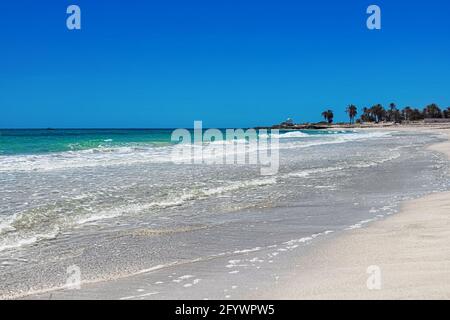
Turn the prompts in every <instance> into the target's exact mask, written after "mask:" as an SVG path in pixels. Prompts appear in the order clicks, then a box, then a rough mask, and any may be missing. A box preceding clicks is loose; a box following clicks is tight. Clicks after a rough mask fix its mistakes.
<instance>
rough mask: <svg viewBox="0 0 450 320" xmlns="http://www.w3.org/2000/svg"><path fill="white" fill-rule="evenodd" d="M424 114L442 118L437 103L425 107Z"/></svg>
mask: <svg viewBox="0 0 450 320" xmlns="http://www.w3.org/2000/svg"><path fill="white" fill-rule="evenodd" d="M423 115H424V116H425V118H442V112H441V109H439V107H438V106H437V104H435V103H432V104H430V105H428V106H426V107H425V109H423Z"/></svg>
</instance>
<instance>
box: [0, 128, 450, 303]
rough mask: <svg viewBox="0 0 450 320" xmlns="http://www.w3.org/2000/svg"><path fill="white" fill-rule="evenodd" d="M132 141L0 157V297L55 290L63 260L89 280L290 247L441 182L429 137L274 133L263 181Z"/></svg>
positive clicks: (385, 210)
mask: <svg viewBox="0 0 450 320" xmlns="http://www.w3.org/2000/svg"><path fill="white" fill-rule="evenodd" d="M102 138H105V139H104V140H108V139H111V138H108V136H107V135H105V136H102ZM112 139H113V138H112ZM134 139H135V138H130V139H129V140H127V141H126V143H125V145H122V144H123V143H124V142H123V141H121V145H120V146H117V145H115V146H107V147H105V146H101V147H99V146H95V148H87V149H83V150H77V151H63V152H42V151H39V152H35V153H34V154H27V153H24V152H16V153H14V154H8V155H4V156H1V157H0V182H1V184H0V199H1V200H2V201H1V203H0V219H1V220H0V250H1V251H0V278H1V282H0V283H1V284H0V293H1V294H2V295H7V294H11V295H14V294H19V293H26V292H29V291H30V290H41V289H45V288H51V287H57V286H61V285H63V284H64V283H65V281H66V278H67V273H66V269H67V267H69V266H71V265H77V266H79V267H80V269H81V271H82V278H83V280H84V281H98V280H101V279H115V278H120V277H123V276H126V275H130V274H135V273H142V272H143V270H144V271H145V270H148V269H151V268H154V267H156V266H158V267H159V266H161V267H162V268H163V267H164V266H172V265H180V264H189V263H193V262H198V261H208V260H209V259H214V258H218V257H232V256H233V255H239V254H242V253H247V252H260V251H261V252H263V251H264V252H265V251H266V250H269V251H270V249H271V248H277V250H278V249H283V250H284V251H289V250H294V249H297V248H298V247H301V246H303V245H305V244H307V243H309V242H312V241H314V239H315V238H318V237H321V236H326V235H327V234H331V233H337V232H342V231H343V230H346V229H351V228H358V227H361V226H363V225H364V224H367V223H370V222H371V221H373V220H375V219H380V218H382V217H384V216H386V215H389V214H392V213H394V212H395V211H396V210H397V208H398V205H399V203H400V202H401V201H403V200H407V199H411V198H415V197H418V196H421V195H424V194H427V193H430V192H435V191H441V190H447V188H448V186H449V181H448V178H447V175H446V172H447V161H446V160H445V159H444V157H443V156H442V155H440V154H438V153H435V152H431V151H427V150H425V146H426V145H428V144H430V143H433V142H437V141H439V139H440V138H439V137H437V136H434V135H430V134H413V133H400V132H369V133H367V132H334V131H330V132H320V134H317V133H316V132H308V131H306V132H290V133H281V139H280V150H279V151H280V169H279V172H278V173H277V174H276V175H273V176H261V175H260V170H259V168H258V166H255V165H180V164H174V163H172V162H171V161H169V158H168V157H169V153H170V148H172V146H171V145H164V146H155V145H154V144H153V142H152V144H150V145H149V144H145V145H143V144H142V139H141V140H140V141H138V142H139V144H140V146H139V148H136V146H135V144H136V141H134ZM113 140H114V139H113ZM122 140H123V139H122ZM162 140H164V139H162ZM130 145H132V146H133V147H132V148H131V147H130ZM4 153H5V154H7V152H6V151H5V152H4ZM10 153H11V152H10ZM284 251H279V252H284ZM276 256H277V255H274V256H273V257H271V259H276ZM229 260H232V259H229ZM264 260H265V261H266V262H268V261H271V260H270V259H264ZM255 261H256V260H255ZM237 264H238V263H237ZM256 264H257V263H256V262H255V263H247V265H249V266H250V265H256ZM231 265H232V264H231ZM225 267H226V266H225ZM230 269H233V266H231V267H230ZM166 296H167V295H166Z"/></svg>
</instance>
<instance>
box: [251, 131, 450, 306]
mask: <svg viewBox="0 0 450 320" xmlns="http://www.w3.org/2000/svg"><path fill="white" fill-rule="evenodd" d="M405 130H408V129H405ZM409 130H410V129H409ZM414 130H418V129H417V128H415V129H414ZM422 130H429V128H423V129H422ZM433 131H434V132H436V131H437V130H436V129H434V130H433ZM440 132H442V133H445V134H446V135H447V137H448V138H449V139H450V130H440ZM431 148H432V149H434V150H436V151H440V152H443V153H445V154H446V155H447V156H448V157H450V141H446V142H444V143H440V144H436V145H433V146H432V147H431ZM298 266H299V267H298V269H297V270H295V272H294V275H293V276H292V277H291V278H289V279H288V280H287V281H286V283H285V284H284V285H281V286H280V287H279V288H280V289H274V290H273V291H271V292H266V293H264V295H262V296H258V297H255V298H269V299H274V298H275V299H449V298H450V192H445V193H435V194H432V195H429V196H427V197H424V198H421V199H418V200H414V201H410V202H406V203H404V204H403V206H402V208H401V210H400V212H399V213H398V214H396V215H393V216H390V217H389V218H387V219H384V220H380V221H378V222H375V223H373V224H372V225H370V226H368V227H367V228H363V229H357V230H353V231H349V232H348V233H347V234H344V235H341V236H339V237H336V238H335V239H334V241H330V242H327V243H323V244H322V245H318V246H317V247H316V248H314V249H313V251H312V252H311V253H310V254H308V255H306V256H304V257H301V258H300V261H298ZM370 266H374V267H370ZM378 271H379V272H378ZM378 280H379V282H377V281H378ZM367 282H369V285H368V284H367ZM369 287H370V288H371V289H369Z"/></svg>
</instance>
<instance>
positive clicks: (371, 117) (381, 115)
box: [322, 103, 450, 124]
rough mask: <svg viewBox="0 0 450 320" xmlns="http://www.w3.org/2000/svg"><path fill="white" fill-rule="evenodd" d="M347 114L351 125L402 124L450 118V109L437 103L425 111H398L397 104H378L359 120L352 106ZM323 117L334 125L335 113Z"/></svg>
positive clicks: (347, 110) (330, 112) (411, 109)
mask: <svg viewBox="0 0 450 320" xmlns="http://www.w3.org/2000/svg"><path fill="white" fill-rule="evenodd" d="M345 112H346V113H347V115H348V117H349V120H350V124H354V123H355V121H356V123H362V122H375V123H379V122H385V121H386V122H395V123H401V122H403V121H419V120H424V119H440V118H447V119H448V118H450V107H447V108H446V109H441V108H439V106H438V105H437V104H435V103H432V104H429V105H427V106H426V107H425V108H424V109H423V110H419V109H418V108H413V107H409V106H407V107H405V108H403V109H401V110H400V109H398V108H397V105H396V104H395V103H391V104H389V107H388V108H387V109H385V108H384V107H383V106H382V105H381V104H376V105H374V106H372V107H370V108H367V107H365V108H363V109H362V114H361V115H360V117H359V119H357V120H355V119H356V116H357V115H358V108H357V107H356V106H355V105H353V104H351V105H349V106H348V107H347V109H346V110H345ZM322 117H323V118H324V119H325V120H326V122H328V123H329V124H331V123H333V118H334V113H333V111H332V110H331V109H328V110H325V111H324V112H322Z"/></svg>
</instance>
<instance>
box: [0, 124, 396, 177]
mask: <svg viewBox="0 0 450 320" xmlns="http://www.w3.org/2000/svg"><path fill="white" fill-rule="evenodd" d="M391 134H392V132H355V133H336V134H329V135H325V134H324V135H309V134H307V133H303V132H300V131H294V132H288V133H282V134H279V135H278V136H277V135H274V137H277V138H281V139H283V138H301V139H297V140H295V139H289V140H288V141H287V142H284V143H280V144H279V147H278V148H279V149H291V148H308V147H313V146H319V145H326V144H340V143H346V142H351V141H358V140H366V139H377V138H383V137H388V136H390V135H391ZM261 136H263V135H261ZM212 143H219V144H226V143H231V142H227V141H225V142H223V141H216V142H212ZM232 143H234V142H232ZM267 147H268V148H273V146H271V145H268V146H267ZM173 148H174V146H164V147H154V146H148V147H145V146H140V147H136V146H123V147H114V148H111V147H100V148H94V149H88V150H80V151H67V152H60V153H51V154H40V155H13V156H0V172H15V171H25V172H26V171H52V170H66V169H77V168H85V167H97V166H99V167H106V166H115V165H130V164H139V163H165V162H172V150H173ZM225 151H226V149H225V148H224V150H223V152H225ZM247 151H249V152H255V151H257V149H255V147H253V148H252V149H250V147H249V148H248V149H247ZM223 156H224V153H223V154H222V153H220V152H219V153H218V154H216V155H214V157H218V158H221V157H223Z"/></svg>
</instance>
